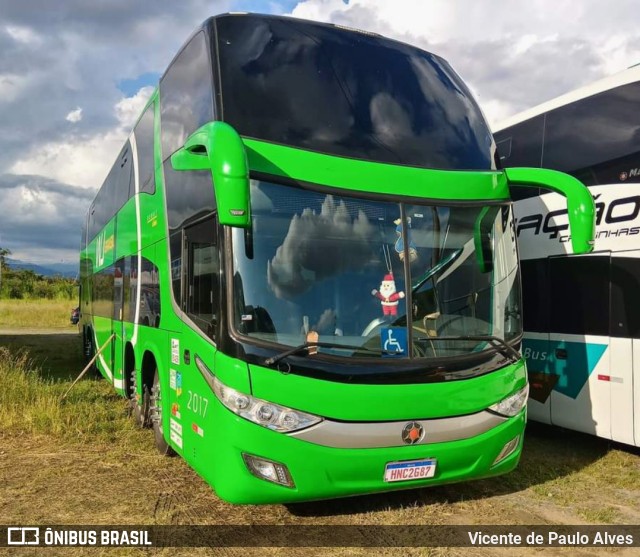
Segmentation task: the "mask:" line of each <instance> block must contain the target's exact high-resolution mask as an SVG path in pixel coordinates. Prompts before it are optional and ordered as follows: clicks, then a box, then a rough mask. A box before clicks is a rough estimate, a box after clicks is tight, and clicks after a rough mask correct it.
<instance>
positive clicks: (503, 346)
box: [416, 335, 520, 363]
mask: <svg viewBox="0 0 640 557" xmlns="http://www.w3.org/2000/svg"><path fill="white" fill-rule="evenodd" d="M416 340H430V341H438V340H478V341H485V342H488V343H489V344H491V346H493V347H494V348H495V349H496V350H497V351H498V352H500V354H502V355H503V356H504V357H505V358H508V359H509V360H511V361H512V362H514V363H515V362H519V361H520V354H518V351H517V350H516V349H515V348H514V347H513V346H511V345H510V344H509V343H508V342H507V341H506V340H504V339H503V338H500V337H497V336H494V335H460V336H451V337H428V338H426V337H425V338H422V337H421V338H418V339H416Z"/></svg>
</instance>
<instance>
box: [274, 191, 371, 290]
mask: <svg viewBox="0 0 640 557" xmlns="http://www.w3.org/2000/svg"><path fill="white" fill-rule="evenodd" d="M375 230H376V229H375V227H374V226H373V224H371V222H370V221H369V219H368V218H367V216H366V215H365V214H364V213H363V212H362V210H358V215H357V217H355V218H354V219H353V220H352V219H351V217H350V216H349V212H348V210H347V207H346V205H345V204H344V202H343V201H340V202H339V203H338V204H336V202H335V201H334V199H333V197H332V196H330V195H329V196H327V197H326V199H325V200H324V202H323V203H322V208H321V210H320V213H316V212H315V211H313V210H312V209H304V210H303V211H302V214H300V215H294V216H293V218H292V219H291V223H290V225H289V230H288V232H287V235H286V237H285V239H284V242H283V243H282V245H281V246H279V247H278V249H277V250H276V255H275V257H274V258H273V259H271V260H270V261H269V262H268V264H267V279H268V281H269V286H270V287H271V289H272V290H273V292H274V293H275V294H276V296H278V298H289V297H292V296H295V295H298V294H302V293H304V292H306V291H307V290H309V289H310V288H311V287H312V286H313V284H314V283H317V282H318V281H321V280H324V279H326V278H329V277H331V276H334V275H339V274H341V273H343V272H345V271H348V270H357V269H359V268H361V267H363V266H365V265H366V264H368V263H369V262H370V261H372V259H374V256H373V254H372V246H371V238H372V237H373V234H374V233H375Z"/></svg>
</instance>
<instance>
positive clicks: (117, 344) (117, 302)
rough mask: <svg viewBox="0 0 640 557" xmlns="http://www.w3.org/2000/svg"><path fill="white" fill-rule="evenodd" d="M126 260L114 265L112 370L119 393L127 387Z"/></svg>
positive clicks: (114, 384) (114, 383)
mask: <svg viewBox="0 0 640 557" xmlns="http://www.w3.org/2000/svg"><path fill="white" fill-rule="evenodd" d="M124 274H125V268H124V259H120V261H117V262H116V263H115V265H114V275H113V316H112V320H111V334H113V335H114V338H113V341H112V342H111V346H112V350H111V369H112V370H113V386H114V387H115V388H116V390H118V391H122V390H123V389H124V387H125V385H124V381H123V369H124V361H123V358H124V342H123V341H124V335H123V333H124V323H123V305H124Z"/></svg>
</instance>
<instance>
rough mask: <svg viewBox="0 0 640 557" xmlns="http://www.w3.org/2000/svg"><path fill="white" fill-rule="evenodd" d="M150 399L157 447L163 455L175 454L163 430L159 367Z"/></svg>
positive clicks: (150, 414)
mask: <svg viewBox="0 0 640 557" xmlns="http://www.w3.org/2000/svg"><path fill="white" fill-rule="evenodd" d="M149 401H150V406H149V417H150V420H151V427H152V428H153V436H154V437H155V442H156V449H158V452H159V453H160V454H161V455H162V456H173V455H175V454H176V452H175V451H174V450H173V449H172V448H171V447H170V446H169V443H167V441H166V440H165V438H164V433H163V432H162V391H161V390H160V375H159V374H158V368H157V367H156V370H155V373H154V374H153V387H151V396H150V399H149Z"/></svg>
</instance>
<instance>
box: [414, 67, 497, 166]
mask: <svg viewBox="0 0 640 557" xmlns="http://www.w3.org/2000/svg"><path fill="white" fill-rule="evenodd" d="M439 62H440V64H439V65H438V66H437V67H436V66H434V65H433V63H432V62H431V61H429V60H427V59H426V58H421V57H418V56H412V57H411V58H410V63H411V66H412V68H413V71H414V73H415V76H416V78H417V80H418V82H419V84H420V88H421V89H422V92H423V94H424V96H425V98H426V99H428V100H431V101H432V103H433V104H432V105H431V106H430V111H431V112H432V113H435V112H439V113H441V115H440V117H438V118H435V121H438V122H439V121H444V122H448V124H449V125H447V126H437V127H434V128H433V129H431V130H428V133H427V135H428V136H431V137H429V139H430V141H432V142H433V143H434V148H437V150H438V152H440V154H441V157H442V160H446V158H447V157H449V158H451V154H452V152H455V149H456V147H457V148H459V147H460V146H461V145H467V146H468V145H469V144H473V143H476V144H477V143H478V142H479V141H481V140H482V139H484V140H485V142H486V145H477V148H478V150H479V151H480V152H484V151H486V149H487V148H489V149H490V148H491V147H492V146H493V145H494V143H493V138H492V135H491V132H490V131H489V128H488V127H487V124H486V122H485V120H484V116H483V114H482V111H481V110H480V108H479V107H478V105H477V104H476V102H475V101H474V100H473V97H472V96H471V94H470V93H469V91H468V90H467V89H466V87H465V85H464V83H463V82H462V80H461V79H460V77H459V76H458V74H456V72H455V71H454V70H453V68H451V66H449V64H448V63H447V62H445V61H444V60H442V59H440V60H439ZM442 74H444V76H446V79H443V75H442ZM425 131H427V130H425V129H423V130H421V133H420V135H421V136H424V135H425ZM494 149H495V147H494ZM490 163H491V164H492V166H494V164H495V163H494V161H493V157H492V160H491V161H490Z"/></svg>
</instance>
